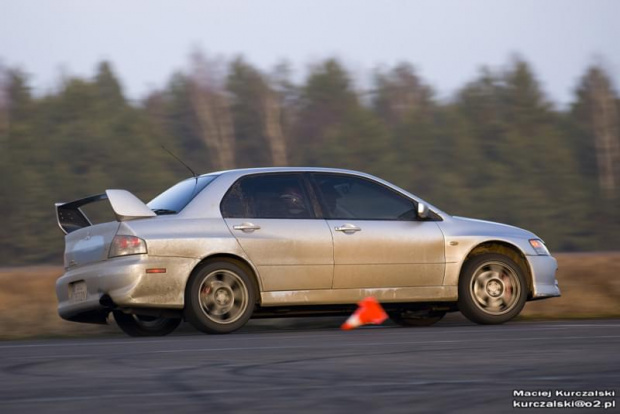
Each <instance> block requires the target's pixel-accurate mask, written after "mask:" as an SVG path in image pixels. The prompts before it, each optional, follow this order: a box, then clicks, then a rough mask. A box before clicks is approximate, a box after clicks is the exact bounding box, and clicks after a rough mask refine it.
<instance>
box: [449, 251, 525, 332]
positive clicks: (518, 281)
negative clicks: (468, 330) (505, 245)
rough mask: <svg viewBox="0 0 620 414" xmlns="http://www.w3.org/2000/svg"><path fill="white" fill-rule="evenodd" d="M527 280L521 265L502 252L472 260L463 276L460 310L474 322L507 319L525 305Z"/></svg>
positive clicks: (460, 281) (501, 321) (493, 321)
mask: <svg viewBox="0 0 620 414" xmlns="http://www.w3.org/2000/svg"><path fill="white" fill-rule="evenodd" d="M526 299H527V283H526V281H525V277H524V275H523V270H522V269H521V267H520V266H519V265H518V264H517V263H515V262H514V260H512V259H510V258H509V257H506V256H503V255H500V254H493V253H490V254H482V255H480V256H475V257H473V258H472V259H470V260H468V261H467V262H466V263H465V265H464V267H463V272H462V273H461V278H460V280H459V300H458V306H459V310H460V311H461V312H462V313H463V315H465V316H466V317H467V318H468V319H469V320H471V321H472V322H476V323H479V324H485V325H491V324H500V323H504V322H507V321H509V320H511V319H512V318H514V317H515V316H517V315H518V314H519V312H521V310H522V309H523V306H525V301H526Z"/></svg>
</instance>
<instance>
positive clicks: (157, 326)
mask: <svg viewBox="0 0 620 414" xmlns="http://www.w3.org/2000/svg"><path fill="white" fill-rule="evenodd" d="M112 313H113V314H114V320H116V324H117V325H118V327H119V328H121V330H122V331H123V332H125V333H126V334H127V335H129V336H164V335H168V334H169V333H171V332H172V331H174V330H175V329H176V328H177V327H178V326H179V324H180V323H181V319H177V318H158V317H154V316H142V315H132V314H128V313H124V312H121V311H113V312H112Z"/></svg>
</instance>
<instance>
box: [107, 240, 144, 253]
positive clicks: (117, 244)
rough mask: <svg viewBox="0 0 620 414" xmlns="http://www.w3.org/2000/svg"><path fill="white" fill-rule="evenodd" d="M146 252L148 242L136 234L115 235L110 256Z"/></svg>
mask: <svg viewBox="0 0 620 414" xmlns="http://www.w3.org/2000/svg"><path fill="white" fill-rule="evenodd" d="M130 254H146V242H145V241H144V240H142V239H141V238H139V237H136V236H114V239H113V240H112V244H111V245H110V253H109V254H108V257H116V256H128V255H130Z"/></svg>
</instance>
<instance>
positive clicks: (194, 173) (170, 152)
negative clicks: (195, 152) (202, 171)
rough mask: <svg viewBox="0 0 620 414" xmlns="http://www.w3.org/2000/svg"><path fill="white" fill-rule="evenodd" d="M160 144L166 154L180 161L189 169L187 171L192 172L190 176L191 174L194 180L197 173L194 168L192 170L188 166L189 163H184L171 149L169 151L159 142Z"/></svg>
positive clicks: (196, 177)
mask: <svg viewBox="0 0 620 414" xmlns="http://www.w3.org/2000/svg"><path fill="white" fill-rule="evenodd" d="M160 145H161V147H162V148H163V150H164V151H166V152H167V153H168V154H170V155H172V157H173V158H174V159H175V160H177V161H178V162H180V163H181V164H183V166H184V167H185V168H187V169H188V170H189V172H191V173H192V176H193V177H194V178H195V179H196V180H198V174H196V172H195V171H194V170H192V169H191V167H190V166H189V165H187V164H185V163H184V162H183V161H181V159H180V158H179V157H177V156H176V155H174V154H173V153H172V151H170V150H169V149H168V148H166V147H164V146H163V144H160Z"/></svg>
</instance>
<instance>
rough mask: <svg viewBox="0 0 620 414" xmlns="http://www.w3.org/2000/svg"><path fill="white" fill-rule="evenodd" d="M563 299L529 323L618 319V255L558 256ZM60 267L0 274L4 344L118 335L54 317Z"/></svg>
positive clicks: (544, 304)
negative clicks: (571, 319)
mask: <svg viewBox="0 0 620 414" xmlns="http://www.w3.org/2000/svg"><path fill="white" fill-rule="evenodd" d="M556 257H557V259H558V262H559V268H560V270H559V272H558V275H557V277H558V280H559V282H560V288H561V289H562V297H561V298H555V299H549V300H543V301H539V302H530V303H528V304H527V305H526V307H525V310H524V312H523V313H522V315H523V317H526V318H548V319H557V318H598V317H620V252H619V253H579V254H558V255H556ZM61 274H62V268H60V267H54V266H37V267H23V268H11V269H0V339H15V338H28V337H35V336H36V337H56V336H81V335H95V334H105V335H108V334H118V330H117V328H116V327H115V326H99V325H89V324H78V323H72V322H66V321H64V320H62V319H60V317H59V316H58V314H57V312H56V305H57V302H56V295H55V290H54V284H55V282H56V279H57V278H58V276H60V275H61Z"/></svg>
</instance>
